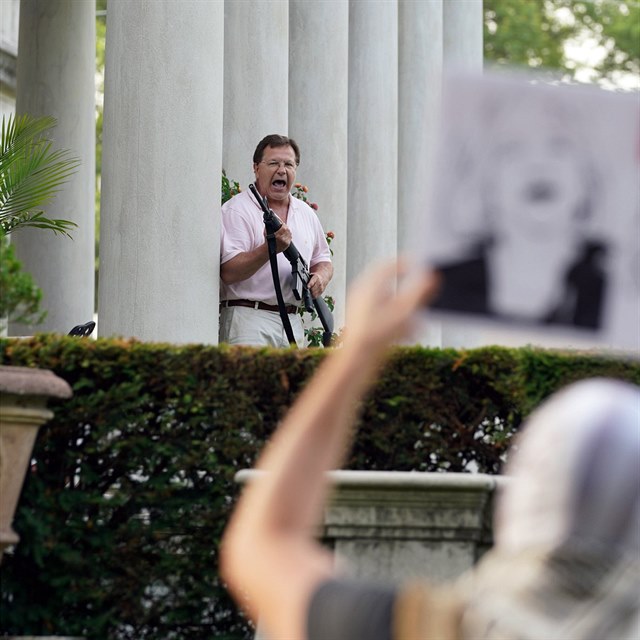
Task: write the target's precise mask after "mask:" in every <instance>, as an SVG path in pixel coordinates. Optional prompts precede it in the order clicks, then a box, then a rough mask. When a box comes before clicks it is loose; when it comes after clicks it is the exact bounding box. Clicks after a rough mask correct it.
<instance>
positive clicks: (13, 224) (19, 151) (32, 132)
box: [0, 115, 80, 235]
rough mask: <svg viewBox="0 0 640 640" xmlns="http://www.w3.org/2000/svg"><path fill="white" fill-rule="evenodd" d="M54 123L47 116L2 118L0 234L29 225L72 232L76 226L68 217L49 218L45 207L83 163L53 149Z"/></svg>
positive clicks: (53, 120)
mask: <svg viewBox="0 0 640 640" xmlns="http://www.w3.org/2000/svg"><path fill="white" fill-rule="evenodd" d="M55 124H56V121H55V119H54V118H51V117H48V116H47V117H42V118H33V117H31V116H28V115H25V116H16V117H14V116H11V115H10V116H9V117H8V119H5V118H4V117H3V118H2V139H1V141H0V234H1V235H6V234H7V233H10V232H11V231H13V230H15V229H17V228H20V227H27V226H31V227H38V228H45V229H52V230H53V231H55V232H58V233H63V234H65V235H69V233H68V232H69V230H70V229H71V228H72V227H74V226H76V225H75V224H74V223H72V222H68V221H65V220H50V219H49V218H46V217H45V216H44V212H43V210H42V207H43V206H44V205H46V204H47V203H48V202H50V201H51V199H52V198H53V197H54V196H55V194H56V193H57V192H58V191H59V190H60V187H61V186H62V185H63V184H64V183H65V182H66V181H67V180H68V179H69V177H70V176H71V175H72V174H73V173H75V171H76V170H77V168H78V166H79V164H80V161H79V160H78V159H77V158H75V157H73V156H72V155H71V154H70V152H69V151H67V150H53V149H52V142H51V140H50V139H49V138H48V137H47V136H46V132H47V131H48V130H49V129H51V128H52V127H53V126H55Z"/></svg>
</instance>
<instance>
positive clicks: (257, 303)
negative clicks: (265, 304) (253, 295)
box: [253, 301, 260, 311]
mask: <svg viewBox="0 0 640 640" xmlns="http://www.w3.org/2000/svg"><path fill="white" fill-rule="evenodd" d="M253 308H254V309H255V310H256V311H257V310H258V309H259V308H260V303H259V302H257V301H255V302H254V303H253Z"/></svg>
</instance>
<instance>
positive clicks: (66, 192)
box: [9, 0, 95, 335]
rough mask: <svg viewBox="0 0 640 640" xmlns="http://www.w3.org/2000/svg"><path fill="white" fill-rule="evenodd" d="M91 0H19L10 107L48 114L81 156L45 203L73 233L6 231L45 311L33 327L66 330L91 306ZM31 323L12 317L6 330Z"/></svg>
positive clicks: (62, 144)
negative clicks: (14, 86) (13, 320)
mask: <svg viewBox="0 0 640 640" xmlns="http://www.w3.org/2000/svg"><path fill="white" fill-rule="evenodd" d="M94 75H95V2H93V1H92V0H87V1H86V2H74V1H73V0H22V3H21V5H20V30H19V44H18V65H17V84H18V87H17V97H16V112H17V113H19V114H29V115H32V116H43V115H50V116H53V117H54V118H56V119H57V121H58V124H57V126H56V128H55V129H54V130H53V133H52V138H53V139H54V141H55V142H54V144H55V146H56V147H58V148H66V149H70V150H71V151H72V153H73V155H75V156H76V157H78V158H79V159H80V161H81V165H80V167H79V169H78V171H77V172H76V173H75V174H74V175H73V176H72V177H71V179H70V180H69V182H68V183H67V184H66V185H64V186H63V187H62V189H61V191H60V192H59V193H58V194H57V196H56V197H55V199H54V200H53V201H52V203H51V204H50V205H47V206H46V207H45V211H46V215H47V217H48V218H63V219H66V220H71V221H73V222H75V223H76V224H77V225H78V227H77V228H76V229H75V230H73V231H72V235H73V240H69V239H68V238H65V237H62V236H57V235H54V234H53V233H52V232H48V231H44V230H42V229H21V230H19V231H16V232H15V233H13V234H12V235H11V240H12V242H13V243H14V244H15V246H16V252H17V254H18V257H19V258H20V260H21V261H22V263H23V266H24V268H25V270H26V271H29V272H30V273H32V274H33V276H34V278H35V280H36V282H37V283H38V285H39V286H40V287H41V288H42V290H43V292H44V300H43V308H44V309H47V311H48V315H47V318H46V320H45V321H44V323H43V324H41V325H38V327H37V330H38V331H57V332H61V333H67V332H68V331H69V330H70V329H71V328H72V327H73V326H74V325H76V324H80V323H85V322H88V321H89V320H91V319H92V318H93V310H94V268H95V257H94V256H95V106H94V100H95V96H94V92H95V87H94ZM32 331H33V328H31V327H23V326H20V325H11V326H10V328H9V333H10V335H20V334H25V333H31V332H32Z"/></svg>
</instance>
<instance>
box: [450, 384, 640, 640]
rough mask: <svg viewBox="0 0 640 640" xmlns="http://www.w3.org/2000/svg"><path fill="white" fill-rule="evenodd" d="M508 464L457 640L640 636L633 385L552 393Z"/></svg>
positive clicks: (639, 441)
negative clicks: (490, 535) (490, 540)
mask: <svg viewBox="0 0 640 640" xmlns="http://www.w3.org/2000/svg"><path fill="white" fill-rule="evenodd" d="M507 472H508V473H507V478H506V479H505V480H506V482H505V483H504V486H503V488H502V491H501V493H500V494H499V496H498V497H499V499H498V501H497V503H496V518H495V526H494V540H495V545H494V547H493V549H492V550H491V551H489V552H488V553H487V554H486V555H485V557H484V558H483V560H482V562H480V564H479V565H478V567H477V568H476V570H475V572H474V576H473V581H470V582H469V583H468V588H469V591H468V592H467V601H466V606H465V612H464V616H463V621H462V626H463V628H464V629H466V630H467V633H466V634H465V633H463V634H462V635H463V637H472V638H477V637H482V638H486V637H492V638H493V637H496V638H497V637H500V638H502V637H508V638H512V637H527V638H572V639H573V640H587V639H593V638H619V639H620V640H631V638H637V637H638V635H637V630H638V624H639V623H640V611H639V607H638V593H639V592H640V490H639V489H640V388H638V387H636V386H634V385H631V384H628V383H624V382H619V381H614V380H604V379H600V380H587V381H583V382H578V383H576V384H574V385H572V386H570V387H567V388H566V389H564V390H562V391H561V392H559V393H558V394H556V395H554V396H553V397H552V398H551V399H549V400H548V401H547V402H545V403H544V404H543V405H542V406H541V407H540V408H539V409H537V410H536V411H535V412H534V413H533V414H532V415H531V418H530V419H529V420H528V422H527V425H526V426H525V427H524V429H523V430H522V433H521V434H520V435H519V436H518V438H517V440H516V445H515V449H514V450H512V451H511V452H510V454H509V460H508V462H507ZM514 630H515V633H514Z"/></svg>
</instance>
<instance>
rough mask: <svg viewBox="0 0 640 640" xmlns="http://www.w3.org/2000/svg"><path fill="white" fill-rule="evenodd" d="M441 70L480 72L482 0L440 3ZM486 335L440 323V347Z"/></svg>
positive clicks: (476, 342)
mask: <svg viewBox="0 0 640 640" xmlns="http://www.w3.org/2000/svg"><path fill="white" fill-rule="evenodd" d="M443 2H444V5H443V8H444V12H443V19H444V67H445V70H446V71H457V70H460V71H464V72H477V73H481V72H482V67H483V49H482V25H483V13H482V0H443ZM484 335H485V332H484V331H483V330H482V329H478V328H477V326H476V325H475V324H474V321H473V319H470V320H459V321H449V322H447V323H442V333H441V339H442V346H443V347H476V346H480V345H481V344H485V343H486V339H485V337H484Z"/></svg>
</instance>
